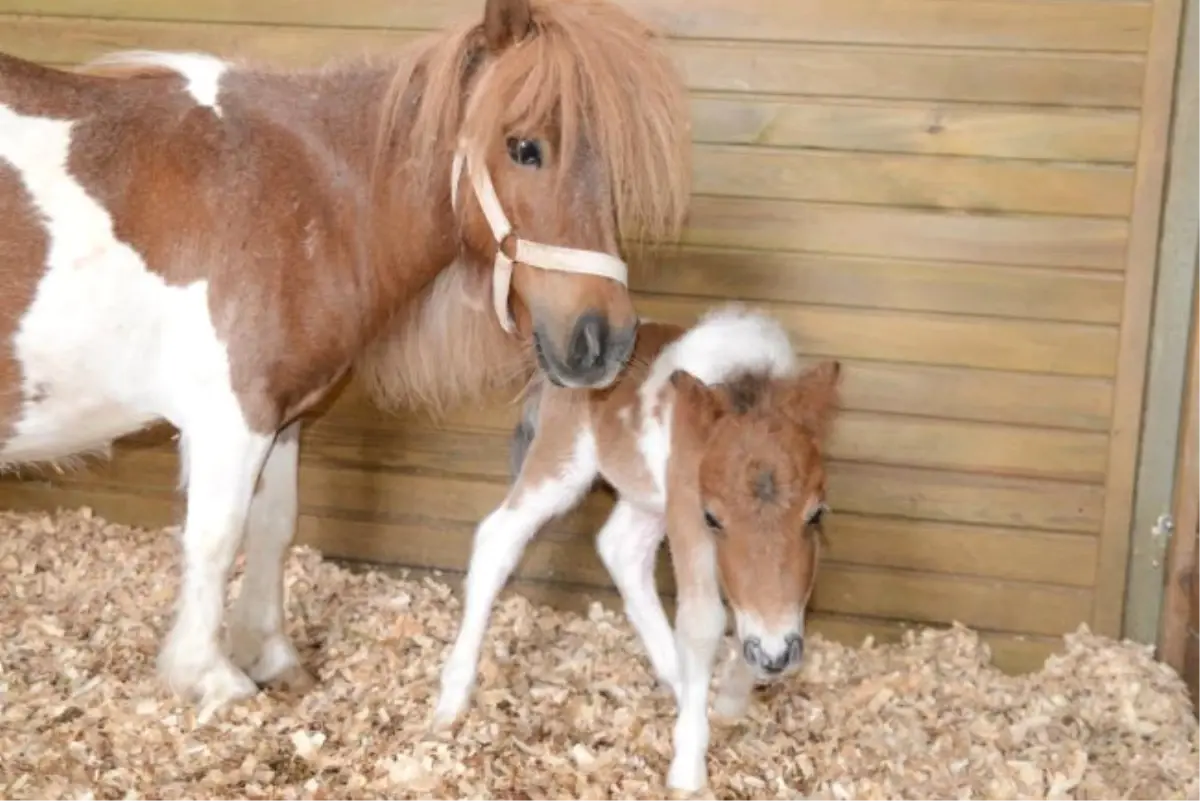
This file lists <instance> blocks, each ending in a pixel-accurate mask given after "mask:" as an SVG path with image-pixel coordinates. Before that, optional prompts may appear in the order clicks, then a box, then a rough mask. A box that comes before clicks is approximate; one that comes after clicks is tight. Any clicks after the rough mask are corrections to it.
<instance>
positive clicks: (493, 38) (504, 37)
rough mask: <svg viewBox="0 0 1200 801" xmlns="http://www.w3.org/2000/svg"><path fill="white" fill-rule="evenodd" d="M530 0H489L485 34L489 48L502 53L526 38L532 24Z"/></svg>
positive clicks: (485, 14) (486, 10)
mask: <svg viewBox="0 0 1200 801" xmlns="http://www.w3.org/2000/svg"><path fill="white" fill-rule="evenodd" d="M531 18H532V13H531V12H530V10H529V0H487V3H486V5H484V7H483V35H484V38H485V39H486V40H487V46H488V50H490V51H491V52H492V53H493V54H495V53H500V52H502V51H504V50H506V49H507V48H509V47H511V46H512V45H514V44H516V43H517V42H519V41H521V40H522V39H524V38H525V36H526V35H527V34H528V33H529V28H530V26H531V24H532V23H531Z"/></svg>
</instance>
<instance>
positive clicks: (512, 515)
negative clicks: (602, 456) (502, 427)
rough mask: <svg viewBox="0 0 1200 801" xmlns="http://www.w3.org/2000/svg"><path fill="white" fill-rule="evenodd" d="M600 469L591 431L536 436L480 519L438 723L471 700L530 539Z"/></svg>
mask: <svg viewBox="0 0 1200 801" xmlns="http://www.w3.org/2000/svg"><path fill="white" fill-rule="evenodd" d="M564 446H565V447H564ZM596 470H597V465H596V449H595V442H594V441H593V439H592V435H591V434H590V433H589V432H586V431H584V432H580V433H579V434H578V436H577V437H576V439H575V442H574V444H573V446H572V445H571V444H570V443H562V442H555V441H552V439H551V438H550V437H544V438H539V439H535V440H534V441H533V444H532V445H531V446H530V450H529V454H528V455H527V456H526V457H525V463H524V466H523V467H522V469H521V475H520V476H519V477H518V478H517V481H516V483H515V484H513V487H512V489H511V490H510V491H509V493H508V497H507V498H505V500H504V503H503V504H501V505H500V507H499V508H497V509H496V510H495V511H493V512H492V513H491V514H490V515H488V516H487V517H486V518H484V520H483V522H482V523H480V524H479V528H478V529H476V532H475V544H474V547H473V549H472V552H471V562H470V566H469V568H468V570H467V581H466V593H465V595H466V597H465V599H464V601H463V617H462V622H461V623H460V626H459V631H458V637H457V638H456V639H455V641H454V647H453V649H452V650H451V651H450V657H449V658H448V659H447V660H446V664H445V666H444V667H443V668H442V679H441V693H440V695H439V697H438V702H437V707H436V709H435V710H434V715H433V724H434V726H435V727H440V726H445V725H447V724H449V723H451V722H453V721H454V719H455V718H457V717H458V715H459V714H460V713H461V712H462V710H463V707H464V706H466V703H467V698H468V696H469V695H470V692H471V687H472V686H473V685H474V683H475V674H476V671H477V669H478V665H479V649H480V647H481V646H482V644H483V637H484V634H485V633H486V631H487V624H488V618H489V617H490V615H491V610H492V605H493V604H494V603H495V601H496V596H497V595H498V594H499V593H500V590H501V589H502V588H503V587H504V584H505V582H507V581H508V577H509V576H510V575H511V574H512V571H513V570H514V569H515V568H516V566H517V562H518V561H519V560H520V558H521V553H522V552H523V551H524V550H525V545H526V544H527V543H528V542H529V540H530V539H532V538H533V536H534V535H535V534H537V532H538V529H540V528H541V527H542V526H543V525H545V523H546V521H548V520H549V519H550V518H552V517H554V516H555V515H559V514H562V513H563V512H566V511H567V510H569V509H570V508H571V507H573V506H575V504H576V503H577V502H578V501H579V498H580V497H581V496H582V495H583V494H584V493H585V492H586V491H587V489H588V488H589V487H590V486H591V484H592V482H593V481H594V480H595V478H596Z"/></svg>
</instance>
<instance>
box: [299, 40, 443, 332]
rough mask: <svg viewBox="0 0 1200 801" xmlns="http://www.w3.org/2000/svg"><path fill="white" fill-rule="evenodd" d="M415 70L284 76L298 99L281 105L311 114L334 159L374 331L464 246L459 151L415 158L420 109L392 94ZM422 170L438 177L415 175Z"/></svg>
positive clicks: (316, 143) (366, 318) (369, 68)
mask: <svg viewBox="0 0 1200 801" xmlns="http://www.w3.org/2000/svg"><path fill="white" fill-rule="evenodd" d="M408 72H409V68H408V67H407V66H406V65H405V63H404V62H402V61H372V62H368V61H361V62H356V63H348V64H344V65H335V66H332V67H326V68H324V69H322V70H314V71H304V72H296V73H291V74H288V75H282V76H277V78H278V79H279V80H281V81H283V82H284V83H285V84H286V86H285V90H286V91H284V92H283V93H282V94H283V97H284V98H286V99H285V101H284V102H286V103H290V104H292V105H291V107H290V108H288V109H287V110H286V111H284V112H282V113H287V114H288V116H290V117H291V118H292V119H302V120H303V121H304V122H303V125H302V128H303V130H304V131H305V134H306V137H307V138H309V144H310V146H311V149H312V150H313V151H315V153H316V154H317V156H318V157H319V158H325V159H327V160H328V163H329V174H330V176H331V178H332V180H333V183H334V186H333V191H334V192H335V193H337V194H338V195H339V198H338V200H337V203H338V205H339V206H343V207H344V208H343V209H339V210H340V211H344V212H345V213H346V214H347V216H346V217H345V220H346V222H345V224H346V225H352V226H353V227H354V233H355V235H354V236H353V237H352V240H353V241H354V242H355V243H356V252H355V253H354V254H353V258H352V259H351V261H352V262H353V273H354V275H353V278H354V284H355V287H356V288H357V291H358V292H359V293H360V295H361V297H360V300H361V302H362V304H363V308H361V312H362V313H363V323H364V326H365V330H364V332H363V334H364V337H365V338H368V339H369V338H370V337H372V336H374V335H376V334H377V333H378V331H379V330H380V328H381V327H382V326H384V325H385V324H386V323H387V321H388V320H389V319H390V317H391V316H393V315H394V314H395V313H396V312H397V311H398V310H399V309H400V307H402V306H403V305H404V304H405V302H406V301H408V300H411V299H413V298H415V297H416V296H418V295H420V294H421V292H422V290H423V289H424V288H425V287H427V286H428V285H429V284H430V283H431V282H432V280H433V279H434V278H435V277H436V276H437V274H438V273H439V272H440V271H441V270H443V269H444V268H445V267H446V266H447V265H449V264H450V263H451V262H452V261H454V259H455V258H456V257H457V256H458V255H459V248H460V238H459V235H458V228H457V224H456V221H455V217H454V213H453V209H452V206H451V201H450V177H451V166H452V165H451V162H452V159H453V153H452V151H451V150H450V149H449V148H438V149H437V150H436V152H435V154H434V155H433V156H432V157H431V158H429V159H426V161H425V163H422V164H414V163H412V161H413V160H412V159H411V154H410V152H409V148H408V138H407V132H408V126H409V125H410V123H411V119H410V118H411V114H412V109H406V108H404V107H403V106H401V107H400V108H399V109H397V110H395V112H394V111H393V109H392V108H391V107H390V105H389V103H388V96H389V90H390V87H392V86H393V85H394V82H395V81H396V80H407V78H408V75H407V73H408ZM392 113H398V114H399V118H398V119H397V124H396V126H395V131H394V133H393V135H392V136H391V137H390V141H389V143H388V144H387V145H386V147H384V148H382V149H381V148H380V147H379V141H378V136H379V131H380V126H381V125H383V124H384V122H385V120H386V117H387V115H389V114H392ZM415 170H421V171H425V173H426V175H432V176H434V180H424V181H418V182H413V181H411V180H409V179H408V178H409V176H411V175H412V174H413V171H415ZM438 176H444V180H437V177H438ZM414 184H415V185H417V186H420V187H423V189H418V190H414V189H413V186H414Z"/></svg>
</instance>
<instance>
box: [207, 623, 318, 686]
mask: <svg viewBox="0 0 1200 801" xmlns="http://www.w3.org/2000/svg"><path fill="white" fill-rule="evenodd" d="M229 652H230V658H232V659H233V663H234V664H235V665H237V666H238V667H240V668H241V669H242V670H244V671H245V672H246V675H248V676H249V677H250V678H251V679H253V680H254V681H255V683H257V684H258V685H259V686H260V687H272V688H278V689H282V690H286V691H288V692H296V693H303V692H308V691H309V690H311V689H312V688H313V687H314V686H316V683H317V682H316V679H314V678H313V677H312V675H311V674H310V673H309V672H308V671H307V670H305V669H304V668H303V667H302V666H301V665H300V657H299V655H297V653H296V649H295V648H294V647H293V646H292V643H291V641H290V640H289V639H288V638H287V636H286V635H285V634H283V632H276V633H275V634H261V633H255V632H245V631H238V630H236V629H233V630H231V632H230V636H229Z"/></svg>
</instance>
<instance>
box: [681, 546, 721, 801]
mask: <svg viewBox="0 0 1200 801" xmlns="http://www.w3.org/2000/svg"><path fill="white" fill-rule="evenodd" d="M672 560H673V562H674V563H675V567H676V570H675V574H676V577H677V584H678V586H677V588H676V592H677V595H678V599H679V600H678V608H677V610H676V614H675V632H676V647H677V648H678V649H679V673H680V702H679V717H678V718H676V720H675V737H674V741H675V742H674V745H675V756H674V757H673V758H672V760H671V768H670V770H669V771H668V773H667V787H668V788H670V789H672V790H681V791H683V792H688V793H694V792H696V791H697V790H699V789H701V788H702V787H704V785H705V784H706V783H707V782H708V769H707V766H706V764H705V762H706V757H707V755H708V687H709V684H710V683H711V682H712V668H713V660H714V659H715V658H716V655H717V649H718V647H719V646H720V644H721V635H722V633H723V632H724V630H725V607H724V606H722V604H721V591H720V587H719V586H718V584H717V567H716V552H715V549H714V548H713V546H712V543H711V542H709V541H707V540H703V539H700V540H699V541H698V542H695V543H693V544H692V546H691V547H690V548H688V549H686V550H685V551H683V552H681V553H676V554H673V556H672ZM684 560H686V563H685V564H683V562H684Z"/></svg>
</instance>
